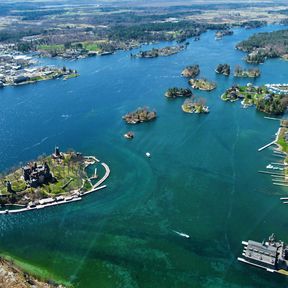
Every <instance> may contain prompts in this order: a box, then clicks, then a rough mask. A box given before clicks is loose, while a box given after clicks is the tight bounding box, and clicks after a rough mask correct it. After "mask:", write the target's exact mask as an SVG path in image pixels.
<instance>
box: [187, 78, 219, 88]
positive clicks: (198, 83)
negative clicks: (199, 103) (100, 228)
mask: <svg viewBox="0 0 288 288" xmlns="http://www.w3.org/2000/svg"><path fill="white" fill-rule="evenodd" d="M189 84H190V85H191V87H192V88H193V89H199V90H204V91H212V90H214V89H215V88H216V87H217V85H216V83H214V82H210V81H208V80H207V79H204V78H201V79H190V80H189Z"/></svg>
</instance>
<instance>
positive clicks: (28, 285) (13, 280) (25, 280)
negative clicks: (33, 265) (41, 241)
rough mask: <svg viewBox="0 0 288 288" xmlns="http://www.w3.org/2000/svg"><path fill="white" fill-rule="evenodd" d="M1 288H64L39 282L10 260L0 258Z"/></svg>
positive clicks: (49, 282)
mask: <svg viewBox="0 0 288 288" xmlns="http://www.w3.org/2000/svg"><path fill="white" fill-rule="evenodd" d="M0 287H1V288H65V286H63V285H59V284H57V283H55V282H54V281H51V280H49V281H46V282H45V281H41V280H39V279H37V278H36V277H34V276H32V275H30V274H29V273H27V272H23V271H22V270H21V269H20V268H18V267H17V266H16V265H15V264H14V263H13V261H12V260H7V259H5V258H3V257H0Z"/></svg>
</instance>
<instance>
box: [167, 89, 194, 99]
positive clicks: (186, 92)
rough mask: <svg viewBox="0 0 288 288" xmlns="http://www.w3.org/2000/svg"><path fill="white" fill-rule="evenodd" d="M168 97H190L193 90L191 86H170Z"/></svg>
mask: <svg viewBox="0 0 288 288" xmlns="http://www.w3.org/2000/svg"><path fill="white" fill-rule="evenodd" d="M165 96H166V97H167V98H177V97H190V96H192V91H191V90H190V89H189V88H178V87H173V88H169V89H168V90H167V91H166V92H165Z"/></svg>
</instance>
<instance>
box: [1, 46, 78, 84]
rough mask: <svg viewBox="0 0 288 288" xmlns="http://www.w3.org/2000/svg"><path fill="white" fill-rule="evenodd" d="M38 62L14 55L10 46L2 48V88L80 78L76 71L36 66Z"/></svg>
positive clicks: (30, 58) (20, 55)
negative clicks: (57, 79) (51, 80)
mask: <svg viewBox="0 0 288 288" xmlns="http://www.w3.org/2000/svg"><path fill="white" fill-rule="evenodd" d="M9 52H10V53H12V54H8V53H9ZM35 64H36V61H35V60H34V59H33V58H32V57H30V56H26V55H23V54H20V53H16V52H14V53H13V50H10V48H9V45H4V46H3V45H2V48H0V87H4V86H17V85H23V84H29V83H35V82H38V81H43V80H50V79H56V78H60V77H62V78H63V79H65V80H66V79H69V78H73V77H77V76H79V74H78V73H77V71H76V70H72V69H68V68H66V67H62V68H59V67H55V66H35Z"/></svg>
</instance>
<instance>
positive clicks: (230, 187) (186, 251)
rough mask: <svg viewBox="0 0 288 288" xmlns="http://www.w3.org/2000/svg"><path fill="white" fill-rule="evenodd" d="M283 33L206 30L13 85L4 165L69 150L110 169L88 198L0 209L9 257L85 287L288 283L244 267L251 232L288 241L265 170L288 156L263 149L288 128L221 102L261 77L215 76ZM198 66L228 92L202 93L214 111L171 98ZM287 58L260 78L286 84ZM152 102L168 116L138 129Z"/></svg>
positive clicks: (4, 117) (1, 149)
mask: <svg viewBox="0 0 288 288" xmlns="http://www.w3.org/2000/svg"><path fill="white" fill-rule="evenodd" d="M276 29H283V27H280V26H268V27H264V28H261V29H257V30H243V29H237V30H235V33H234V35H233V36H230V37H224V38H223V39H222V40H221V41H215V39H214V33H213V32H207V33H205V34H203V35H202V36H201V40H200V41H197V42H194V41H193V40H191V41H190V45H189V46H188V48H187V50H185V51H183V52H181V53H179V54H176V55H173V56H170V57H161V58H156V59H131V58H130V52H118V53H116V54H115V55H112V56H106V57H96V58H89V59H84V60H79V61H65V60H59V59H54V60H51V59H42V60H41V61H42V62H43V63H45V64H57V65H65V66H67V67H71V68H73V69H74V68H75V69H77V70H78V71H79V73H80V74H81V76H80V77H78V78H75V79H70V80H68V81H62V80H55V81H52V80H51V81H46V82H42V83H37V84H34V85H26V86H22V87H15V88H13V87H6V88H4V89H2V90H1V91H0V96H1V104H0V105H1V112H0V125H1V126H0V127H1V128H0V170H1V171H2V172H4V171H6V170H7V169H9V168H11V167H13V166H17V165H19V163H20V162H22V163H24V162H25V161H28V160H30V159H35V158H37V157H38V155H40V154H44V153H45V154H49V153H51V152H52V151H53V149H54V146H55V145H59V146H60V147H61V149H62V150H66V149H69V148H74V149H75V150H77V151H81V152H82V153H84V154H86V155H95V156H96V157H97V158H99V159H100V160H101V161H104V162H106V163H107V164H108V165H109V167H110V169H111V176H110V178H109V179H108V180H107V181H106V184H107V185H108V187H107V188H106V189H104V190H101V191H99V192H98V193H95V194H93V195H90V196H89V197H86V198H85V199H83V200H82V201H80V202H78V203H74V204H70V205H64V206H59V207H52V208H47V209H43V210H42V211H35V212H27V213H23V214H19V215H8V216H7V215H4V216H1V218H0V229H1V230H0V250H1V252H2V253H5V254H7V255H11V256H13V257H15V258H16V259H18V260H19V261H21V262H22V263H26V264H25V265H26V266H27V267H28V268H29V269H30V270H33V271H36V272H37V273H40V274H42V275H45V276H46V277H48V278H56V279H60V280H66V281H67V282H69V283H72V284H73V285H74V286H76V287H84V288H89V287H91V288H92V287H125V288H126V287H127V288H129V287H133V288H134V287H158V288H160V287H165V288H167V287H177V288H178V287H185V288H186V287H205V288H206V287H213V288H214V287H233V288H234V287H235V288H236V287H247V288H248V287H286V286H287V285H288V281H287V279H286V278H284V277H283V276H279V275H274V274H270V273H267V272H265V271H264V270H263V271H262V270H259V269H255V268H253V267H250V266H246V265H244V264H242V263H239V262H238V261H237V257H238V256H241V252H242V245H241V241H242V240H248V239H254V240H258V241H262V240H263V238H265V237H266V238H267V237H268V236H269V235H270V234H271V233H272V232H275V233H276V235H277V236H279V238H281V239H282V240H285V241H288V235H287V227H288V224H287V213H288V210H287V209H288V207H285V205H281V204H280V201H279V197H280V195H287V192H288V191H287V189H285V188H281V187H277V186H274V185H273V184H272V181H271V177H270V176H266V175H262V174H259V173H258V172H257V171H258V170H263V168H264V167H265V166H266V165H267V164H268V163H270V162H275V160H276V161H278V160H279V159H275V157H273V155H272V154H273V153H272V150H271V149H266V150H264V151H263V152H261V153H259V152H257V149H258V148H259V147H261V146H263V145H264V144H266V143H268V142H271V141H272V139H273V137H274V134H275V132H276V131H277V129H278V125H279V123H278V122H277V121H272V120H267V119H264V115H263V114H261V113H259V112H256V110H255V109H254V108H249V109H241V108H240V107H241V106H240V103H233V104H231V103H225V102H223V101H221V99H220V95H221V94H222V93H223V91H224V90H225V89H226V88H228V87H229V86H231V85H232V84H233V83H240V84H246V83H248V82H249V81H253V80H251V79H250V80H249V79H242V80H240V79H235V78H233V76H230V77H229V78H227V77H225V76H221V75H216V73H215V72H214V69H215V67H216V66H217V65H218V64H219V63H229V64H230V65H232V67H234V65H236V64H241V65H243V66H247V65H246V64H245V63H244V61H243V56H244V54H243V53H242V52H239V51H236V50H235V49H234V47H235V44H236V43H237V42H239V41H240V40H242V39H246V38H247V37H248V36H249V35H251V34H253V33H255V32H258V31H272V30H276ZM168 44H171V43H168ZM165 45H167V43H160V44H156V45H152V46H153V47H156V46H165ZM148 47H150V46H148ZM148 47H147V48H148ZM136 51H137V50H135V51H133V53H135V52H136ZM191 64H199V65H200V69H201V75H200V76H203V77H206V78H208V79H210V80H214V81H217V84H218V87H217V89H216V90H214V91H212V92H203V91H202V92H199V91H196V92H195V94H196V95H199V96H201V97H204V98H206V100H207V105H208V106H209V107H210V111H211V112H210V114H208V115H194V114H191V115H190V114H185V113H183V112H182V110H181V104H182V102H183V101H184V100H183V99H176V100H174V101H173V100H171V101H169V100H168V99H166V98H165V97H164V95H163V94H164V92H165V91H166V89H167V88H169V87H173V86H180V87H188V84H187V81H186V80H185V79H184V78H182V77H180V73H181V70H182V69H183V68H184V67H185V66H186V65H191ZM287 65H288V64H287V63H286V62H284V61H282V60H279V59H278V60H269V61H267V62H266V63H265V64H263V65H261V66H260V68H261V70H262V76H261V77H260V78H259V79H257V80H255V81H254V82H255V83H256V84H265V83H278V82H279V83H281V82H284V83H287V82H288V81H287V79H288V69H287V67H288V66H287ZM140 106H148V107H150V108H151V109H155V110H156V111H157V113H158V116H159V117H158V119H157V120H156V121H154V122H151V123H144V124H141V125H137V126H128V125H127V124H125V123H124V122H123V121H122V119H121V116H122V115H124V114H125V113H126V112H129V111H133V110H134V109H136V108H137V107H140ZM128 130H132V131H134V132H135V138H134V139H133V140H132V141H127V140H126V139H124V138H123V134H124V133H125V132H127V131H128ZM147 151H149V152H150V153H151V155H152V157H151V158H150V159H148V158H146V157H145V153H146V152H147ZM100 173H103V171H101V172H100ZM173 230H176V231H180V232H184V233H186V234H189V235H190V239H187V238H184V237H181V236H179V235H177V234H176V233H174V232H173ZM35 267H37V268H35Z"/></svg>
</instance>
